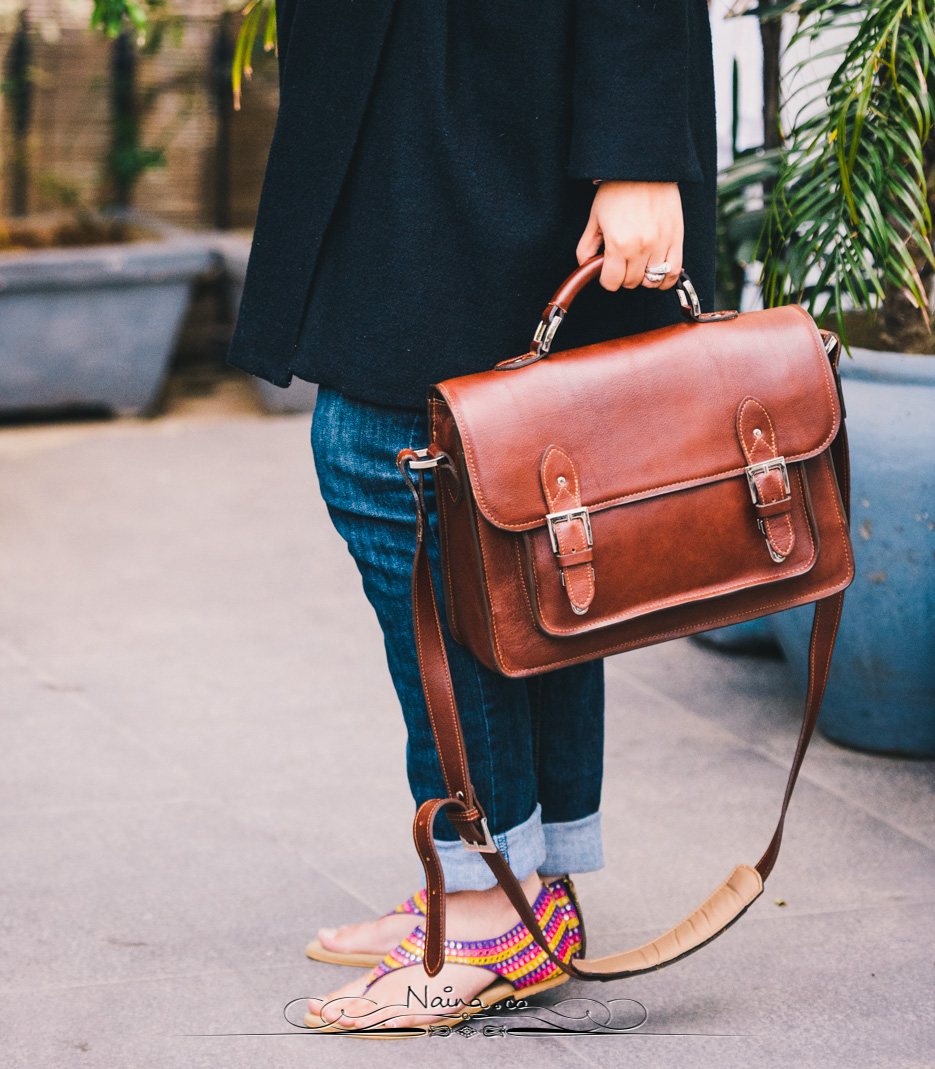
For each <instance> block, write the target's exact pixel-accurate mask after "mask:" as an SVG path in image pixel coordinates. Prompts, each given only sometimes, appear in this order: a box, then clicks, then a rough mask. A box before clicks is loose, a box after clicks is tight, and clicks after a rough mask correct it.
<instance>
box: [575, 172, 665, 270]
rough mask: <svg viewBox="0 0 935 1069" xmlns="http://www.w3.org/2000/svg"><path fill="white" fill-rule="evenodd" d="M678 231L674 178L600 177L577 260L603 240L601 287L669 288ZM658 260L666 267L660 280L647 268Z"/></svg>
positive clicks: (593, 249)
mask: <svg viewBox="0 0 935 1069" xmlns="http://www.w3.org/2000/svg"><path fill="white" fill-rule="evenodd" d="M683 233H684V228H683V221H682V199H681V196H680V195H679V190H678V185H677V184H676V183H674V182H603V183H602V184H601V186H600V187H599V189H598V191H597V193H596V194H595V196H594V203H593V204H592V206H591V215H590V218H589V219H588V225H587V227H586V228H585V232H584V234H583V235H582V237H581V241H580V242H579V243H578V262H579V263H582V262H583V261H584V260H586V259H588V258H589V257H590V256H593V255H595V254H596V253H597V252H598V250H599V248H600V240H601V239H603V243H604V266H603V269H602V270H601V285H602V286H603V287H604V288H605V289H608V290H616V289H619V288H620V287H621V286H622V287H624V288H625V289H635V288H636V287H637V286H647V287H649V288H652V289H669V288H670V287H671V286H674V285H675V282H676V281H677V279H678V276H679V272H680V271H681V267H682V239H683ZM662 265H667V266H666V267H665V268H664V272H665V273H664V276H663V277H662V278H661V279H658V280H657V281H652V280H650V279H647V277H646V269H647V268H652V267H662Z"/></svg>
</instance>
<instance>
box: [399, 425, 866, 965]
mask: <svg viewBox="0 0 935 1069" xmlns="http://www.w3.org/2000/svg"><path fill="white" fill-rule="evenodd" d="M831 452H832V460H833V462H834V467H835V471H836V474H837V478H838V485H839V488H840V490H841V497H842V501H843V504H844V509H845V514H849V485H848V482H849V480H848V474H849V467H848V458H847V438H846V434H845V430H844V424H843V420H842V424H841V429H840V431H839V433H838V435H837V437H836V439H835V441H834V443H833V444H832V447H831ZM445 463H448V464H450V463H451V461H450V458H448V456H447V455H446V454H444V453H442V452H440V451H439V450H438V449H437V448H435V447H429V449H428V450H419V451H418V452H416V451H415V450H411V449H404V450H402V451H401V452H400V454H399V456H398V457H397V465H398V467H399V470H400V471H401V472H402V474H403V476H404V478H405V479H406V481H407V483H408V484H409V487H410V489H411V490H412V492H413V495H414V497H415V499H416V505H417V509H418V521H417V529H416V551H415V560H414V561H413V569H412V612H413V623H414V626H415V637H416V650H417V653H418V658H419V670H420V673H421V676H422V686H423V690H424V692H425V702H426V706H427V707H428V712H429V719H430V721H431V724H432V732H433V734H434V736H435V744H436V746H437V748H438V755H439V759H440V761H441V766H442V774H443V776H444V780H445V787H446V789H447V791H448V797H447V798H435V799H431V800H429V801H427V802H424V803H423V804H422V805H421V806H420V807H419V809H418V811H417V813H416V817H415V823H414V826H413V837H414V839H415V844H416V849H417V850H418V852H419V856H420V858H421V860H422V865H423V867H424V869H425V879H426V888H427V896H426V897H427V904H426V906H427V908H426V924H425V960H424V966H425V971H426V972H427V973H428V975H429V976H435V975H436V974H437V973H438V971H439V970H440V969H441V967H442V965H443V964H444V946H443V944H444V939H445V880H444V874H443V872H442V867H441V864H440V862H439V859H438V855H437V853H436V850H435V844H434V839H433V836H432V827H433V825H434V822H435V817H436V816H437V814H438V813H439V811H440V810H442V809H445V810H446V811H447V813H448V818H449V820H450V821H451V822H452V823H453V824H454V826H455V828H456V829H457V831H458V833H459V834H460V835H461V837H462V840H463V841H464V843H465V846H466V847H467V848H468V849H472V850H477V851H478V852H480V854H481V856H482V857H483V859H484V861H485V862H486V863H487V865H488V866H489V868H490V870H491V871H492V872H493V874H494V876H496V878H497V882H498V883H499V884H500V886H501V888H502V889H503V891H504V892H505V893H506V895H507V897H508V898H509V900H510V902H511V903H512V905H513V908H514V909H515V910H516V912H517V913H518V914H519V916H520V918H521V920H522V921H523V923H524V924H525V925H526V926H527V928H528V929H529V931H530V932H531V934H532V936H533V938H534V939H535V941H536V943H538V945H539V946H540V947H541V948H542V949H543V950H544V951H545V953H546V954H547V955H548V956H549V959H550V960H551V961H552V963H553V964H555V965H557V966H558V967H559V968H560V969H561V970H562V971H563V972H565V973H568V974H569V975H571V976H574V977H577V978H578V979H580V980H616V979H621V978H624V977H628V976H636V975H638V974H640V973H645V972H651V971H653V970H655V969H661V968H663V967H664V966H666V965H670V964H672V962H674V961H678V960H679V959H680V958H683V957H685V956H686V955H688V954H691V953H692V952H693V951H695V950H698V949H699V948H700V947H702V946H704V945H705V944H706V943H710V942H711V940H713V939H715V938H717V936H719V935H720V934H721V933H722V932H723V931H725V930H726V929H727V928H729V927H730V925H732V924H733V923H734V921H736V920H737V919H738V917H740V916H741V915H742V914H743V913H744V912H745V911H746V910H747V909H748V908H749V906H750V905H751V903H752V902H753V901H754V900H755V899H756V898H757V897H758V896H759V895H760V894H761V893H762V890H763V881H764V880H765V879H766V877H767V876H768V875H769V874H770V872H771V871H772V869H773V866H774V865H775V863H776V858H777V857H778V856H779V847H780V844H781V842H782V831H783V824H784V822H785V819H786V810H787V808H788V806H789V800H790V798H791V797H792V791H793V788H794V787H795V782H796V779H797V778H798V774H799V769H800V768H801V766H802V760H803V758H804V757H805V751H806V749H807V748H808V744H809V741H810V740H811V737H812V731H813V730H814V727H815V722H816V720H817V719H818V712H819V710H820V708H821V700H822V697H823V696H824V691H825V683H826V682H827V679H828V669H829V667H830V665H831V654H832V652H833V650H834V641H835V638H836V636H837V630H838V623H839V622H840V619H841V607H842V605H843V601H844V593H843V591H842V592H840V593H838V594H833V595H831V596H830V597H827V598H822V599H821V600H819V601H817V602H816V603H815V618H814V622H813V624H812V635H811V643H810V647H809V666H808V693H807V696H806V700H805V712H804V715H803V718H802V727H801V729H800V731H799V739H798V743H797V745H796V749H795V755H794V757H793V759H792V767H791V769H790V770H789V777H788V780H787V781H786V789H785V793H784V795H783V799H782V806H781V808H780V812H779V820H778V822H777V824H776V829H775V831H774V832H773V836H772V838H771V839H770V842H769V845H768V846H767V848H766V851H765V852H764V854H763V856H762V857H761V858H760V860H759V861H758V862H757V863H756V865H755V866H750V865H737V866H736V868H734V870H733V871H732V872H731V874H730V875H729V876H728V877H727V879H726V880H724V882H723V883H722V884H720V886H718V887H717V888H716V889H715V891H714V892H713V893H712V894H711V895H710V896H709V897H708V898H707V899H705V901H704V902H702V904H701V905H700V906H698V908H697V909H695V910H693V911H692V913H690V914H689V915H688V916H687V917H686V918H685V919H684V920H682V921H681V922H680V923H679V924H677V925H675V926H674V927H673V928H670V929H669V930H668V931H667V932H665V933H664V934H662V935H660V936H659V937H658V938H656V939H654V940H652V941H651V942H649V943H645V944H643V945H641V946H638V947H634V948H632V949H630V950H624V951H621V952H619V953H616V954H611V955H609V956H607V957H604V958H598V959H594V960H584V959H582V960H578V961H577V962H571V963H566V962H563V961H561V960H560V959H559V958H557V957H556V956H555V954H554V953H553V952H552V950H551V948H550V947H549V944H548V942H547V941H546V938H545V936H544V935H543V933H542V930H541V929H540V927H539V924H538V922H537V921H536V917H535V915H534V913H533V910H532V907H531V906H530V905H529V903H528V901H527V900H526V896H525V894H524V893H523V890H522V888H521V887H520V885H519V882H518V881H517V879H516V877H515V876H514V875H513V872H512V870H511V869H510V867H509V865H508V864H507V862H506V860H505V859H504V857H503V855H502V854H501V853H500V852H499V850H498V849H497V848H496V846H495V844H494V843H493V840H492V839H491V837H490V835H489V833H488V831H487V824H486V819H485V817H484V814H483V811H482V809H481V807H480V805H479V804H478V802H477V799H476V797H475V794H474V788H473V787H472V785H471V780H470V774H469V772H468V764H467V754H466V752H465V747H464V737H463V734H462V731H461V721H460V717H459V715H458V707H457V704H456V702H455V696H454V689H453V686H452V682H451V672H450V669H449V666H448V657H447V654H446V652H445V646H444V641H443V638H442V630H441V623H440V620H439V614H438V605H437V602H436V599H435V592H434V588H433V585H432V573H431V569H430V567H429V558H428V552H427V550H426V545H425V529H426V526H427V523H428V517H427V513H426V506H425V498H424V494H423V492H422V489H423V487H422V479H423V473H424V469H426V468H429V467H438V466H440V465H443V464H445ZM413 471H415V472H416V478H415V479H414V478H413V475H412V472H413Z"/></svg>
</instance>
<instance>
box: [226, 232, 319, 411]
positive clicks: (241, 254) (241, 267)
mask: <svg viewBox="0 0 935 1069" xmlns="http://www.w3.org/2000/svg"><path fill="white" fill-rule="evenodd" d="M250 244H251V238H250V236H249V235H242V234H218V235H216V240H215V245H214V247H215V249H216V250H217V252H218V254H219V255H220V257H221V261H222V264H223V269H224V273H225V275H226V277H227V284H228V299H229V300H230V303H231V308H233V310H234V313H235V314H236V312H237V309H238V308H239V307H240V301H241V298H242V297H243V288H244V279H245V278H246V275H247V260H248V259H249V257H250ZM256 383H257V387H258V388H259V391H260V395H261V397H262V398H263V403H264V404H265V405H266V407H267V409H268V410H269V411H270V412H311V411H312V410H313V409H314V408H315V400H316V398H317V396H318V387H317V386H316V385H315V384H314V383H312V382H305V381H304V380H303V379H298V378H293V380H292V384H291V385H290V386H288V387H286V388H285V389H283V388H282V387H281V386H274V385H273V384H272V383H271V382H266V380H265V379H257V380H256Z"/></svg>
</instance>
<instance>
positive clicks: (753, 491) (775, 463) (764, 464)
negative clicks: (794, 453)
mask: <svg viewBox="0 0 935 1069" xmlns="http://www.w3.org/2000/svg"><path fill="white" fill-rule="evenodd" d="M744 470H745V471H746V473H747V485H748V486H749V487H750V498H751V500H752V501H753V504H754V505H765V504H766V503H767V502H765V501H764V500H763V499H762V497H761V496H760V488H759V486H757V482H756V477H757V476H758V475H766V474H767V473H768V472H771V471H778V472H779V473H780V474H781V475H782V485H783V489H784V490H785V491H786V497H789V496H790V494H791V493H792V486H791V484H790V482H789V469H788V468H787V467H786V458H785V457H770V459H769V460H761V461H760V463H759V464H748V465H747V467H746V468H745V469H744Z"/></svg>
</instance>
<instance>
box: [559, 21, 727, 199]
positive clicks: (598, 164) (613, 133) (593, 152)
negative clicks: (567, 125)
mask: <svg viewBox="0 0 935 1069" xmlns="http://www.w3.org/2000/svg"><path fill="white" fill-rule="evenodd" d="M696 2H701V3H703V2H704V0H575V53H574V55H575V59H574V62H575V74H574V101H573V117H572V138H571V152H570V158H569V169H568V173H569V177H571V178H606V179H617V180H620V181H624V180H629V181H644V182H700V181H702V180H703V174H702V169H701V166H700V164H699V160H698V154H697V152H696V150H695V145H694V142H693V140H692V134H691V128H690V124H689V113H688V109H689V107H690V101H689V92H688V83H689V49H690V48H691V47H692V46H693V44H694V45H695V46H696V47H700V45H701V42H694V43H693V42H692V41H691V39H690V31H689V26H690V18H689V5H690V4H692V3H696ZM705 18H707V12H705Z"/></svg>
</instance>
